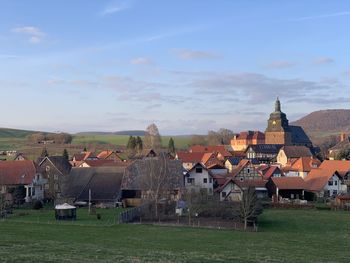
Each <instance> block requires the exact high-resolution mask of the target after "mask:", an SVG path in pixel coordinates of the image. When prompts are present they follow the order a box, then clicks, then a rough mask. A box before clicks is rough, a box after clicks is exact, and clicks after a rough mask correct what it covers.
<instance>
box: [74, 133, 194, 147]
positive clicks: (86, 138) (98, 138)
mask: <svg viewBox="0 0 350 263" xmlns="http://www.w3.org/2000/svg"><path fill="white" fill-rule="evenodd" d="M170 137H171V136H162V144H163V146H164V147H167V146H168V142H169V139H170ZM172 137H173V139H174V142H175V147H177V148H181V149H184V148H187V147H188V143H189V141H190V139H191V137H190V136H172ZM141 138H143V137H142V136H141ZM128 139H129V136H128V135H75V136H74V137H73V144H89V143H98V144H115V145H126V144H127V141H128Z"/></svg>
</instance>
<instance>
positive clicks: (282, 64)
mask: <svg viewBox="0 0 350 263" xmlns="http://www.w3.org/2000/svg"><path fill="white" fill-rule="evenodd" d="M295 65H296V63H295V62H292V61H273V62H271V63H269V64H267V65H265V67H266V68H270V69H285V68H291V67H294V66H295Z"/></svg>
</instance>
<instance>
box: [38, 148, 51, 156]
mask: <svg viewBox="0 0 350 263" xmlns="http://www.w3.org/2000/svg"><path fill="white" fill-rule="evenodd" d="M40 156H41V157H47V156H49V153H48V152H47V149H46V147H44V149H43V151H42V152H41V155H40Z"/></svg>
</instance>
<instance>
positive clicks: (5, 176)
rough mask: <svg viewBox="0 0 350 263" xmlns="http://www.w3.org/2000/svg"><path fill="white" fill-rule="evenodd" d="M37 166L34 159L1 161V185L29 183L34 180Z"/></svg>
mask: <svg viewBox="0 0 350 263" xmlns="http://www.w3.org/2000/svg"><path fill="white" fill-rule="evenodd" d="M35 174H36V167H35V164H34V162H33V161H28V160H23V161H1V162H0V185H27V184H31V183H32V182H33V179H34V177H35Z"/></svg>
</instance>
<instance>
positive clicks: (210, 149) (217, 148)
mask: <svg viewBox="0 0 350 263" xmlns="http://www.w3.org/2000/svg"><path fill="white" fill-rule="evenodd" d="M189 152H192V153H195V152H202V153H214V152H218V153H220V154H221V155H222V156H224V157H229V156H232V154H231V153H230V152H229V151H227V150H226V147H225V145H209V146H202V145H194V146H191V147H190V149H189Z"/></svg>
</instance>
